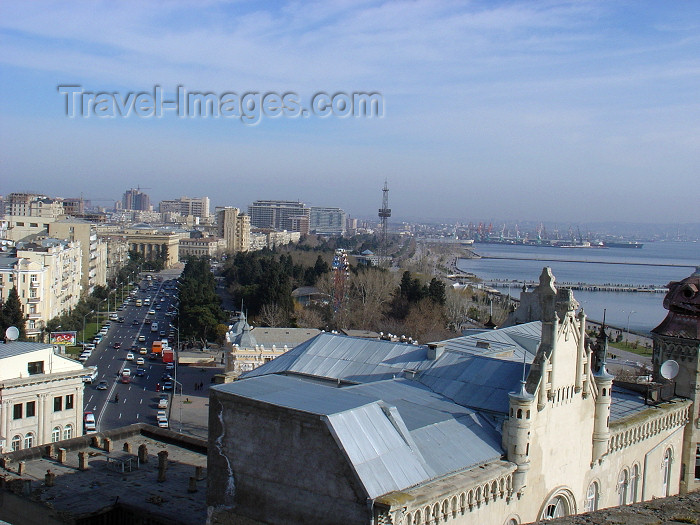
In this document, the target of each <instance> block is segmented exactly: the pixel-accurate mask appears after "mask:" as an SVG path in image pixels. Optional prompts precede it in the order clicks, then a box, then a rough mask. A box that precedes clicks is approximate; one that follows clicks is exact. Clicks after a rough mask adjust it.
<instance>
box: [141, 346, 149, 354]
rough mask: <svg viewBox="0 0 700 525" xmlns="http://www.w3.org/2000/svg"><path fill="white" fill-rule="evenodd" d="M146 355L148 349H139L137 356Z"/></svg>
mask: <svg viewBox="0 0 700 525" xmlns="http://www.w3.org/2000/svg"><path fill="white" fill-rule="evenodd" d="M147 353H148V349H147V348H146V347H145V346H142V347H141V348H139V354H141V355H146V354H147Z"/></svg>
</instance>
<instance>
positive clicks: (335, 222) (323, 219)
mask: <svg viewBox="0 0 700 525" xmlns="http://www.w3.org/2000/svg"><path fill="white" fill-rule="evenodd" d="M345 228H346V214H345V211H344V210H342V209H341V208H328V207H321V206H311V212H310V215H309V230H310V231H312V232H314V233H317V234H319V235H343V234H344V233H345Z"/></svg>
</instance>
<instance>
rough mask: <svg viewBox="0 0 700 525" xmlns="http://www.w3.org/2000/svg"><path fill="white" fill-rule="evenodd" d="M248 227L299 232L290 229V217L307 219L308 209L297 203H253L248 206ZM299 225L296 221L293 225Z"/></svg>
mask: <svg viewBox="0 0 700 525" xmlns="http://www.w3.org/2000/svg"><path fill="white" fill-rule="evenodd" d="M248 215H250V225H251V227H253V228H273V229H275V230H290V231H299V229H294V228H292V221H291V219H292V217H300V216H303V217H309V208H307V207H306V205H305V204H304V203H303V202H298V201H269V200H261V201H255V202H254V203H253V204H251V205H250V206H248ZM300 224H301V223H300V222H299V220H298V219H297V220H296V222H295V225H296V226H297V228H299V225H300ZM307 233H308V232H307Z"/></svg>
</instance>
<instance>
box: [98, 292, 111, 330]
mask: <svg viewBox="0 0 700 525" xmlns="http://www.w3.org/2000/svg"><path fill="white" fill-rule="evenodd" d="M108 297H109V296H108ZM106 300H107V299H102V300H101V301H100V302H99V304H98V305H97V324H100V309H101V307H102V303H104V302H105V301H106Z"/></svg>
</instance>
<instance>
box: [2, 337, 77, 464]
mask: <svg viewBox="0 0 700 525" xmlns="http://www.w3.org/2000/svg"><path fill="white" fill-rule="evenodd" d="M84 374H85V368H84V367H83V365H81V364H80V363H78V362H77V361H74V360H72V359H69V358H67V357H63V356H61V355H59V354H57V353H55V352H54V348H53V346H51V345H46V344H43V343H26V342H18V341H11V342H7V343H5V344H0V452H9V451H16V450H21V449H25V448H31V447H35V446H37V445H42V444H44V443H52V442H56V441H59V440H62V439H70V438H73V437H77V436H82V435H83V380H82V376H83V375H84Z"/></svg>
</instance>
